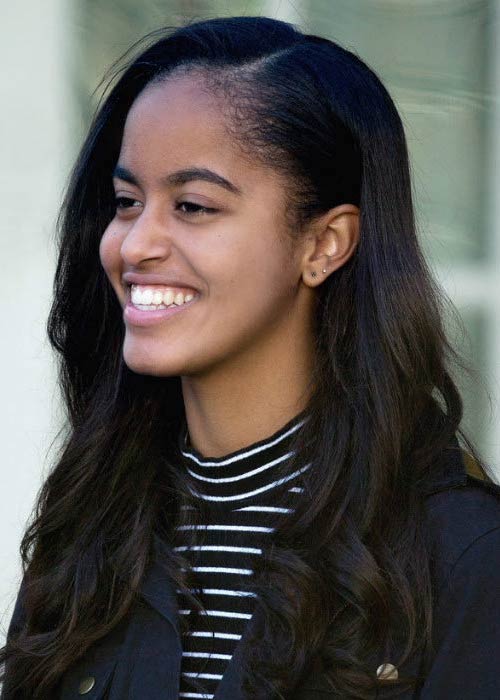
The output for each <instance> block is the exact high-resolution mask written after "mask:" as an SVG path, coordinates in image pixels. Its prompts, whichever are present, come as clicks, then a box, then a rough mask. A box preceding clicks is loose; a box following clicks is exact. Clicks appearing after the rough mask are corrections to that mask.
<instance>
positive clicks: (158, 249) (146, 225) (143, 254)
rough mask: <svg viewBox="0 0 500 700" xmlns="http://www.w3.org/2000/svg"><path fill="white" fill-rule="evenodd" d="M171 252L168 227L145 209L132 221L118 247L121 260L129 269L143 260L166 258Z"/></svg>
mask: <svg viewBox="0 0 500 700" xmlns="http://www.w3.org/2000/svg"><path fill="white" fill-rule="evenodd" d="M171 251H172V237H171V235H170V234H169V231H168V227H167V226H166V225H165V222H162V223H160V221H159V217H158V214H156V215H155V214H154V212H153V211H152V210H150V211H149V212H147V211H146V209H144V211H143V212H142V213H141V214H140V216H138V217H137V218H136V219H135V220H134V222H133V224H132V226H131V227H130V228H129V229H128V231H127V234H126V235H125V237H124V239H123V241H122V244H121V247H120V253H121V256H122V259H123V261H124V262H125V263H126V264H127V265H128V266H130V267H135V266H137V265H139V264H140V263H141V262H142V261H143V260H154V259H158V258H160V259H163V258H167V257H168V256H169V255H170V253H171Z"/></svg>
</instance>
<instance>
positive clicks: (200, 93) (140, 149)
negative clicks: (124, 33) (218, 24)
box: [119, 75, 278, 190]
mask: <svg viewBox="0 0 500 700" xmlns="http://www.w3.org/2000/svg"><path fill="white" fill-rule="evenodd" d="M226 124H227V122H226V117H225V110H224V101H223V99H222V98H216V97H215V96H214V95H213V94H210V93H209V92H208V91H207V88H206V87H205V85H204V84H203V82H202V80H201V79H200V78H199V77H194V76H190V75H186V76H182V77H169V78H168V79H166V80H164V81H162V82H160V83H154V84H150V85H148V86H146V88H145V89H144V90H143V92H142V93H141V94H140V95H139V96H138V97H137V98H136V100H135V102H134V103H133V104H132V107H131V108H130V110H129V113H128V115H127V119H126V122H125V127H124V131H123V139H122V147H121V152H120V158H119V160H120V163H121V164H122V165H124V166H126V167H130V168H132V169H138V168H140V169H142V170H148V171H149V172H151V173H160V172H161V174H165V172H167V171H168V170H173V169H176V168H181V167H193V166H198V167H206V168H213V169H214V170H217V171H219V172H221V174H222V175H223V176H224V177H226V178H227V179H228V180H230V181H232V182H235V184H236V185H237V186H239V187H240V188H241V189H242V190H245V189H248V187H249V185H250V184H251V182H252V181H253V180H255V181H257V180H261V181H262V180H263V179H264V180H267V181H269V182H272V181H274V182H277V179H278V178H277V175H276V173H274V172H273V171H271V170H270V169H269V168H265V167H264V166H262V165H260V164H258V163H256V162H255V161H253V162H252V161H250V160H249V158H247V157H245V156H244V154H243V153H242V152H241V150H240V148H239V147H238V143H237V142H236V141H235V139H234V137H233V136H231V135H230V134H229V133H228V131H227V128H226ZM245 183H246V188H245Z"/></svg>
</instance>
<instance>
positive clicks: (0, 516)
mask: <svg viewBox="0 0 500 700" xmlns="http://www.w3.org/2000/svg"><path fill="white" fill-rule="evenodd" d="M68 4H69V3H67V2H66V3H65V0H44V2H38V1H37V0H28V1H26V0H25V2H22V3H16V2H12V3H3V4H2V24H1V41H0V66H2V69H1V96H2V100H1V102H2V108H1V111H0V154H1V161H0V162H1V167H0V185H1V187H0V192H1V203H2V206H1V213H0V265H1V270H2V273H1V274H2V278H3V280H2V287H3V292H2V294H1V296H0V310H1V316H0V317H1V319H2V321H1V331H0V387H1V396H2V404H1V407H0V426H1V428H0V430H1V441H2V447H3V449H2V462H1V465H0V644H2V645H3V644H4V636H3V635H4V632H5V631H6V626H7V625H8V622H9V619H10V615H11V612H12V604H13V602H14V598H15V596H16V593H17V588H18V586H19V583H20V573H21V568H20V557H19V543H20V540H21V536H22V533H23V530H24V527H25V524H26V521H27V519H28V517H29V515H30V512H31V509H32V507H33V504H34V501H35V497H36V493H37V491H38V489H39V486H40V484H41V479H42V472H43V470H44V468H45V467H46V453H47V450H48V448H49V444H50V442H51V441H52V439H53V437H54V435H55V431H56V428H55V426H56V424H57V412H58V405H57V401H56V400H55V396H56V395H55V378H54V369H53V362H52V359H51V355H50V353H49V347H48V341H46V338H45V322H46V318H47V314H48V309H49V305H50V296H51V291H52V278H53V273H54V262H53V259H54V255H53V250H54V248H53V232H54V227H55V226H54V224H55V217H56V214H57V206H58V203H59V200H60V198H61V194H62V186H63V181H64V179H65V177H66V174H67V169H68V163H69V147H68V142H69V138H68V130H67V127H66V123H67V116H68V110H67V104H68V99H67V96H66V93H65V91H66V89H67V87H68V80H67V78H66V74H65V65H66V63H65V60H66V59H65V56H66V54H67V51H66V48H65V46H64V41H65V37H66V36H67V34H68V32H67V27H65V26H64V25H65V5H66V7H67V5H68Z"/></svg>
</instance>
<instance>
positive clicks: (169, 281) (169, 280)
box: [122, 272, 197, 291]
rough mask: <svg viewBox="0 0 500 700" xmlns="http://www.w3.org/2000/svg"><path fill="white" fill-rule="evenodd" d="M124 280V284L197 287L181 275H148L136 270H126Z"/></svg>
mask: <svg viewBox="0 0 500 700" xmlns="http://www.w3.org/2000/svg"><path fill="white" fill-rule="evenodd" d="M122 282H123V284H124V285H130V284H143V285H148V284H162V285H165V287H187V288H189V289H194V290H195V291H197V290H196V287H194V286H193V285H192V284H190V283H189V282H186V281H185V280H181V279H180V278H179V277H173V276H169V275H159V274H158V275H157V274H153V273H151V274H148V275H139V274H136V273H135V272H125V274H124V275H123V276H122Z"/></svg>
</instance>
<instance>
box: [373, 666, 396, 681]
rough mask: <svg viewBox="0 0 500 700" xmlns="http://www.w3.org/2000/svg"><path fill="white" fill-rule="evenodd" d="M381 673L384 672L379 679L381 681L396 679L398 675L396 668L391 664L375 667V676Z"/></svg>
mask: <svg viewBox="0 0 500 700" xmlns="http://www.w3.org/2000/svg"><path fill="white" fill-rule="evenodd" d="M382 674H384V677H383V678H381V679H380V680H382V681H387V680H391V681H392V680H396V678H397V677H398V669H397V668H396V667H395V666H393V664H381V665H380V666H379V667H378V668H377V677H378V676H381V675H382Z"/></svg>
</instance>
